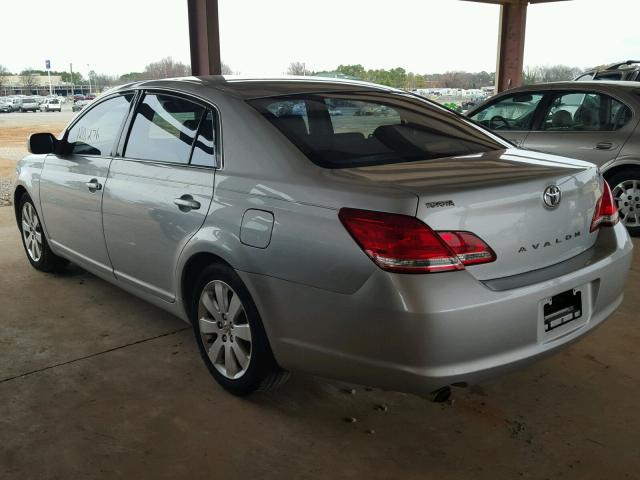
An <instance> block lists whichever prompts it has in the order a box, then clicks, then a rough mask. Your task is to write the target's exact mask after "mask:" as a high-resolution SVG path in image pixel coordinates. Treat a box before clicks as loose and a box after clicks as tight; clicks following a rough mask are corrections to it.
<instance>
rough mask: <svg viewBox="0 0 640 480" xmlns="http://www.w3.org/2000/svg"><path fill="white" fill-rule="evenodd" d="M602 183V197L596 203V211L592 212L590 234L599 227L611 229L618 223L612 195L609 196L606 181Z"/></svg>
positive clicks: (609, 190) (609, 192) (609, 189)
mask: <svg viewBox="0 0 640 480" xmlns="http://www.w3.org/2000/svg"><path fill="white" fill-rule="evenodd" d="M603 183H604V185H603V188H602V195H601V196H600V198H599V199H598V201H597V202H596V210H595V212H593V220H591V228H590V229H589V231H590V232H593V231H595V230H597V229H598V228H600V227H612V226H614V225H615V224H616V223H618V220H619V219H620V217H619V215H618V208H617V207H616V202H615V201H614V200H613V195H612V194H611V188H610V187H609V184H608V183H607V182H606V181H604V182H603Z"/></svg>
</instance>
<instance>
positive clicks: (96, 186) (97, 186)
mask: <svg viewBox="0 0 640 480" xmlns="http://www.w3.org/2000/svg"><path fill="white" fill-rule="evenodd" d="M85 185H86V186H87V188H88V189H89V191H90V192H91V193H95V192H96V191H98V190H102V184H101V183H100V182H98V179H97V178H92V179H91V181H89V182H87V183H85Z"/></svg>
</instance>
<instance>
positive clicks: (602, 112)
mask: <svg viewBox="0 0 640 480" xmlns="http://www.w3.org/2000/svg"><path fill="white" fill-rule="evenodd" d="M631 117H632V114H631V109H630V108H629V107H627V106H626V105H625V104H623V103H621V102H619V101H618V100H616V99H614V98H611V97H609V96H608V95H604V94H601V93H591V92H571V93H564V94H558V95H556V97H555V98H554V99H553V101H552V102H551V104H550V106H549V108H548V110H547V111H546V113H545V116H544V120H543V123H542V126H541V129H542V130H546V131H551V132H554V131H559V132H562V131H567V132H598V131H613V130H618V129H620V128H622V127H624V126H625V125H626V124H627V123H628V122H629V121H630V120H631Z"/></svg>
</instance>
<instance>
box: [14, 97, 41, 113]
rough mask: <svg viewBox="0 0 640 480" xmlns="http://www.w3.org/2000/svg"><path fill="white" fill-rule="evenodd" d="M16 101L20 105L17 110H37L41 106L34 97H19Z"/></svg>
mask: <svg viewBox="0 0 640 480" xmlns="http://www.w3.org/2000/svg"><path fill="white" fill-rule="evenodd" d="M16 103H17V107H18V108H17V109H16V110H20V111H21V112H36V111H37V110H38V108H39V106H38V102H37V101H36V99H35V98H33V97H18V98H17V102H16ZM14 107H15V104H14Z"/></svg>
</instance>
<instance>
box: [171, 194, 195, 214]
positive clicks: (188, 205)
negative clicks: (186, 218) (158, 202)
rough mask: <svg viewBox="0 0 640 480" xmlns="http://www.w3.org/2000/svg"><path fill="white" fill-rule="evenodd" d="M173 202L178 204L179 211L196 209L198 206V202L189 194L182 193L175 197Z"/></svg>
mask: <svg viewBox="0 0 640 480" xmlns="http://www.w3.org/2000/svg"><path fill="white" fill-rule="evenodd" d="M173 203H175V204H176V205H177V206H178V208H179V209H180V211H181V212H188V211H190V210H198V209H199V208H200V202H198V201H197V200H194V199H193V197H192V196H191V195H182V196H181V197H179V198H176V199H175V200H174V201H173Z"/></svg>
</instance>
